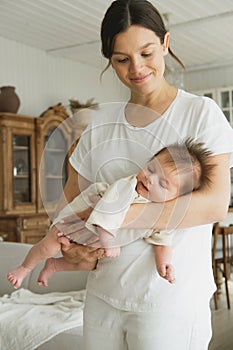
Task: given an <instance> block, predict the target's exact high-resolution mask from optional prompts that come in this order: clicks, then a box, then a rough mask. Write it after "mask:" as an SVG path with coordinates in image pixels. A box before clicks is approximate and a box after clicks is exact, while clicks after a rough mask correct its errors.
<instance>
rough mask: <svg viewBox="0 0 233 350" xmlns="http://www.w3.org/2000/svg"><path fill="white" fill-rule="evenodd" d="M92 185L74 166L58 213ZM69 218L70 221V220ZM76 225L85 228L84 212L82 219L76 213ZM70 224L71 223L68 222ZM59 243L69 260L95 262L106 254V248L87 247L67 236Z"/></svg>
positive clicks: (72, 222)
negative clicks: (70, 241) (73, 241)
mask: <svg viewBox="0 0 233 350" xmlns="http://www.w3.org/2000/svg"><path fill="white" fill-rule="evenodd" d="M89 185H90V182H89V181H87V180H86V179H85V178H83V177H82V176H80V175H79V174H78V173H77V172H76V171H75V170H74V169H73V168H72V169H71V171H70V174H69V177H68V180H67V182H66V185H65V188H64V192H63V195H62V197H61V199H60V201H59V203H58V206H57V209H56V214H55V216H56V215H57V214H58V213H59V211H60V210H61V209H63V207H64V206H65V205H66V204H67V203H70V202H71V201H72V200H73V199H74V198H75V197H76V196H78V195H79V194H80V192H81V191H80V189H81V190H82V191H83V190H84V189H86V188H87V187H88V186H89ZM69 220H70V221H71V225H72V224H74V221H73V220H72V218H71V217H70V218H69ZM69 220H68V221H69ZM75 221H76V222H75V225H76V226H78V225H79V226H80V229H82V230H83V229H84V224H85V222H84V221H83V220H82V213H81V215H80V219H79V217H78V215H75ZM56 226H57V227H56V228H52V229H55V230H57V232H59V231H60V230H58V228H59V225H56ZM68 226H69V223H68ZM58 241H59V243H60V244H61V246H62V254H63V255H64V257H65V258H66V260H68V261H69V262H75V263H77V262H81V261H82V262H85V261H86V262H87V264H88V263H89V262H93V261H95V260H97V259H99V258H102V257H103V256H104V249H101V248H95V247H86V246H83V245H80V244H76V243H75V244H74V243H69V242H68V240H67V239H66V238H65V237H60V238H58Z"/></svg>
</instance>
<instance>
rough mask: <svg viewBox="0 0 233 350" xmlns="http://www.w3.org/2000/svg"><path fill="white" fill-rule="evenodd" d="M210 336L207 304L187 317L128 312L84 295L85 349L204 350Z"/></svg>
mask: <svg viewBox="0 0 233 350" xmlns="http://www.w3.org/2000/svg"><path fill="white" fill-rule="evenodd" d="M197 313H198V314H197ZM194 314H195V315H194ZM210 339H211V316H210V309H209V307H208V308H207V307H206V310H203V308H201V309H200V310H199V311H198V312H197V311H196V312H194V313H193V315H189V316H188V315H187V313H185V316H182V310H177V313H176V315H174V312H173V313H164V312H163V313H162V312H160V311H153V312H128V311H122V310H118V309H115V308H113V307H112V306H111V305H109V304H107V303H105V302H104V301H103V300H101V299H99V298H97V297H95V296H93V295H91V294H88V295H87V299H86V305H85V309H84V349H85V350H110V349H111V350H207V349H208V344H209V341H210Z"/></svg>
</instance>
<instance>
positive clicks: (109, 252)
mask: <svg viewBox="0 0 233 350" xmlns="http://www.w3.org/2000/svg"><path fill="white" fill-rule="evenodd" d="M120 252H121V250H120V247H115V248H105V249H104V254H105V256H106V257H107V258H116V257H118V256H119V255H120Z"/></svg>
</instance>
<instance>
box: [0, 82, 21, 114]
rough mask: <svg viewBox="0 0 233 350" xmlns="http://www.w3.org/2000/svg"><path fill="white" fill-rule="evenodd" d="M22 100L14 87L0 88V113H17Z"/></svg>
mask: <svg viewBox="0 0 233 350" xmlns="http://www.w3.org/2000/svg"><path fill="white" fill-rule="evenodd" d="M19 106H20V100H19V97H18V95H17V94H16V92H15V87H14V86H2V87H0V112H8V113H17V111H18V109H19Z"/></svg>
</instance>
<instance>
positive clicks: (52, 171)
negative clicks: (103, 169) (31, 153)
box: [38, 117, 72, 219]
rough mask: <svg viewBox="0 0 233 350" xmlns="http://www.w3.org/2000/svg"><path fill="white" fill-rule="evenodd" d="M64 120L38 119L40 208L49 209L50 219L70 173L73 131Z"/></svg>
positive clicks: (39, 209) (41, 210) (47, 210)
mask: <svg viewBox="0 0 233 350" xmlns="http://www.w3.org/2000/svg"><path fill="white" fill-rule="evenodd" d="M63 121H64V120H63V119H61V120H60V119H59V118H58V117H57V118H54V119H52V120H50V119H48V120H45V121H44V123H43V122H41V123H39V122H40V120H38V133H39V134H40V139H41V144H40V147H39V148H38V152H39V154H38V159H39V164H38V180H39V181H38V189H39V193H40V196H39V197H38V211H39V212H43V211H46V212H47V214H48V215H49V216H50V218H51V219H52V217H53V214H54V211H55V209H56V207H57V204H58V201H59V199H60V198H61V195H62V193H63V189H64V186H65V183H66V180H67V176H68V158H69V149H70V145H71V137H72V130H71V129H70V128H69V127H68V126H67V125H66V123H62V122H63Z"/></svg>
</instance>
